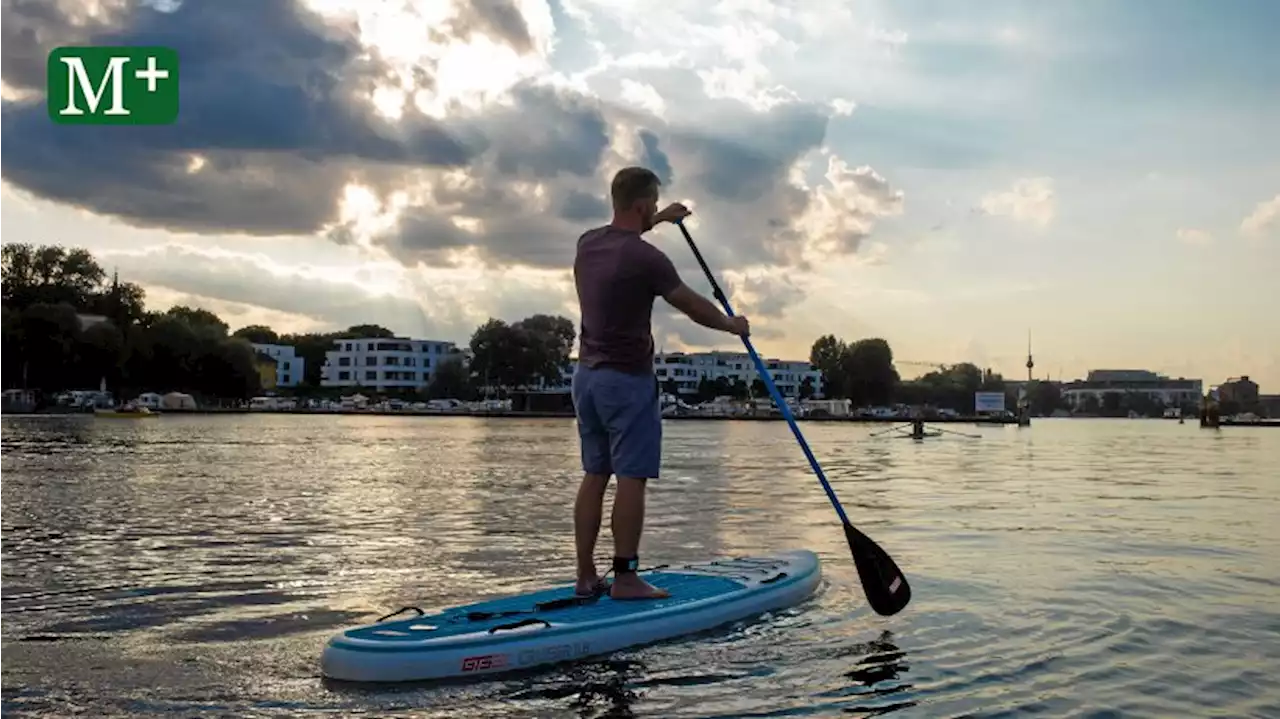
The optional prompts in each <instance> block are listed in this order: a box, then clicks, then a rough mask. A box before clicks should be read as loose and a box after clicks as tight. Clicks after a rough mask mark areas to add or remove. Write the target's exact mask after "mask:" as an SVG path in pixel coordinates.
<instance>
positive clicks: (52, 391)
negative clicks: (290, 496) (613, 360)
mask: <svg viewBox="0 0 1280 719" xmlns="http://www.w3.org/2000/svg"><path fill="white" fill-rule="evenodd" d="M2 300H3V302H2V305H0V308H2V311H3V323H2V324H3V342H4V346H5V352H4V353H3V363H4V365H3V382H4V389H6V390H12V389H18V388H21V389H22V390H24V391H30V392H31V393H32V394H33V395H34V396H35V397H36V400H37V409H41V408H44V407H49V406H52V405H54V404H55V402H54V401H53V398H54V397H55V396H57V395H58V394H59V393H63V392H66V391H68V390H77V389H79V390H85V389H91V388H98V387H100V386H102V385H105V386H106V387H107V388H108V390H109V391H110V392H111V393H112V395H113V396H114V397H116V398H118V399H120V400H124V399H129V398H133V397H137V396H138V395H140V394H142V393H144V392H158V393H169V392H180V393H185V394H189V395H191V396H192V397H193V398H195V400H196V403H197V405H198V406H199V407H200V408H203V409H205V410H219V409H240V408H245V407H246V406H247V403H248V402H249V400H250V399H251V398H253V397H255V396H258V395H260V394H261V393H262V391H263V384H262V378H261V373H260V371H259V368H258V359H257V356H256V352H255V350H254V348H253V343H266V344H284V345H291V346H293V347H294V350H295V352H296V353H297V355H298V356H299V357H301V358H302V359H303V360H304V367H305V374H304V376H303V377H302V381H301V382H300V384H299V385H298V386H297V387H291V388H275V390H274V392H276V393H278V394H281V395H287V396H293V397H296V398H298V399H301V400H310V399H328V400H335V399H337V398H338V397H340V396H341V395H343V394H351V393H352V391H353V389H354V390H355V391H363V390H360V388H351V387H344V388H334V387H323V386H321V381H320V380H321V374H320V373H321V367H322V366H323V365H324V362H325V353H326V352H327V351H329V350H332V349H333V347H334V342H335V341H336V340H339V339H346V338H379V337H394V336H395V334H394V333H393V332H391V331H390V330H388V329H387V328H385V327H381V326H379V325H376V324H364V325H356V326H352V327H349V328H347V329H345V330H338V331H332V332H316V333H277V332H275V331H274V330H272V329H271V328H269V327H264V326H261V325H251V326H246V327H240V328H238V329H236V330H234V331H232V330H231V329H230V326H229V325H228V323H227V322H225V321H224V320H223V319H221V318H220V317H218V316H217V315H216V314H214V313H212V312H209V311H208V310H205V309H200V308H193V307H188V306H174V307H170V308H167V309H165V310H162V311H161V310H152V309H148V308H147V307H146V303H145V300H146V294H145V292H144V291H143V289H142V287H141V286H140V285H138V284H135V283H132V282H129V281H121V280H120V279H119V278H118V277H117V276H115V275H114V274H112V275H110V276H109V275H108V273H107V272H106V271H105V270H104V268H103V267H102V266H101V265H100V264H99V263H98V261H97V259H96V258H94V256H93V255H92V254H91V253H89V252H88V251H87V250H84V249H81V248H68V247H63V246H59V245H42V246H33V245H30V244H11V245H5V246H4V247H3V297H2ZM86 318H90V319H91V321H86ZM575 341H576V331H575V325H574V323H573V321H572V320H570V319H568V318H566V317H561V316H551V315H533V316H531V317H526V318H524V319H521V320H519V321H515V322H507V321H504V320H502V319H497V318H491V319H489V320H488V321H486V322H485V323H483V324H481V325H480V326H479V327H477V328H476V329H475V331H474V332H473V333H472V335H471V337H470V339H469V341H468V342H467V343H466V344H465V345H464V346H462V347H458V348H457V350H456V351H455V353H454V354H452V355H449V356H447V357H445V358H444V360H443V361H442V362H441V363H440V364H439V365H438V366H437V367H436V368H435V370H434V372H432V375H431V380H430V382H429V383H428V384H427V385H426V386H425V387H424V388H423V389H422V390H415V391H409V392H400V393H397V392H383V393H379V395H380V396H379V397H378V399H398V400H402V401H408V402H416V401H428V400H432V399H444V398H451V399H456V400H461V401H474V400H477V399H480V398H482V397H491V396H497V397H507V396H511V395H518V394H520V393H521V392H522V391H524V390H529V389H532V388H542V387H546V386H548V385H555V384H561V383H563V378H564V372H565V371H566V369H567V368H568V367H569V366H570V365H569V363H570V357H571V353H572V351H573V348H574V346H575ZM808 359H809V361H810V363H811V364H812V365H813V367H814V368H816V370H818V371H819V372H820V373H821V377H822V386H823V392H822V396H823V397H825V398H839V399H848V400H849V401H850V403H851V406H853V407H871V406H877V407H889V406H894V405H903V406H912V407H926V408H930V409H939V410H950V411H953V412H958V413H960V414H961V415H971V414H972V410H973V397H974V393H975V392H978V391H989V392H996V391H1003V390H1004V389H1005V382H1004V378H1003V377H1001V375H1000V374H998V373H995V372H992V371H991V370H989V369H982V368H979V367H978V366H976V365H974V364H972V363H959V364H955V365H950V366H940V367H938V368H937V369H936V370H934V371H931V372H928V373H926V374H925V375H923V376H921V377H919V378H916V379H912V380H903V379H902V378H901V377H900V375H899V373H898V371H897V369H896V368H895V366H894V359H893V352H892V349H891V348H890V346H889V343H888V342H887V341H886V340H884V339H882V338H864V339H858V340H855V341H849V342H846V341H844V340H842V339H840V338H838V337H836V336H835V335H833V334H827V335H824V336H822V337H820V338H818V339H817V340H816V341H815V342H814V343H813V346H812V348H811V352H810V356H809V358H808ZM752 384H753V385H759V380H758V379H757V380H756V381H755V382H753V383H752ZM366 394H367V392H366ZM717 396H725V397H730V398H733V399H736V400H744V399H747V398H755V399H760V398H762V397H765V398H767V393H766V392H765V391H764V388H763V386H748V385H746V383H743V382H728V381H725V380H724V379H723V378H719V379H716V380H710V381H702V382H700V383H699V385H698V387H697V390H696V392H695V393H693V395H691V396H688V397H687V399H689V400H690V401H691V402H705V401H708V400H710V399H712V398H714V397H717ZM804 397H805V389H804V388H803V387H802V388H801V398H804ZM1028 399H1029V401H1030V403H1031V411H1032V413H1033V414H1037V415H1048V414H1050V413H1052V412H1053V411H1054V410H1056V409H1059V408H1061V407H1062V401H1061V397H1060V396H1059V395H1058V390H1057V388H1056V387H1055V386H1054V385H1052V384H1051V383H1040V384H1038V385H1037V386H1034V387H1033V388H1032V390H1031V391H1030V393H1029V396H1028ZM518 408H519V407H518ZM524 408H526V409H541V408H531V407H524ZM775 411H776V410H775ZM558 413H560V412H559V408H555V409H552V410H550V414H558ZM857 419H864V420H867V421H876V418H859V417H851V418H848V419H847V420H845V421H853V420H857ZM899 419H900V418H899ZM935 419H938V421H941V419H940V418H935ZM966 421H973V420H972V418H970V419H968V420H966Z"/></svg>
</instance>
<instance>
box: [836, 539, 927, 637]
mask: <svg viewBox="0 0 1280 719" xmlns="http://www.w3.org/2000/svg"><path fill="white" fill-rule="evenodd" d="M844 536H845V538H846V539H848V540H849V551H851V552H853V563H854V565H856V566H857V567H858V577H859V578H861V579H862V591H863V592H865V593H866V595H867V602H868V603H869V604H870V605H871V608H872V609H873V610H875V612H876V614H883V615H885V616H889V615H891V614H897V613H898V612H900V611H902V609H903V608H904V607H906V606H907V604H908V603H909V602H910V601H911V585H909V584H907V578H906V577H905V576H903V575H902V570H900V569H898V565H897V564H894V563H893V559H892V558H891V557H890V556H889V555H888V554H887V553H886V552H885V551H884V550H883V549H881V548H880V545H878V544H876V543H875V542H873V541H871V537H868V536H867V535H865V534H863V533H862V532H859V531H858V530H857V529H856V528H855V527H854V526H853V525H852V524H846V525H844Z"/></svg>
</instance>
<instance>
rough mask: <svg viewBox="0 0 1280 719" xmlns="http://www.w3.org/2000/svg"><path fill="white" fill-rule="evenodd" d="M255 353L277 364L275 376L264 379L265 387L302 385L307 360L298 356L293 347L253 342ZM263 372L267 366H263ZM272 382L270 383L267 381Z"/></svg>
mask: <svg viewBox="0 0 1280 719" xmlns="http://www.w3.org/2000/svg"><path fill="white" fill-rule="evenodd" d="M250 344H252V345H253V349H254V351H255V352H258V353H260V354H263V355H266V356H267V357H269V358H271V359H272V360H273V361H274V362H275V367H274V372H275V376H274V377H272V378H267V377H263V383H262V386H263V387H267V386H268V385H270V386H272V387H297V386H298V385H299V384H301V383H302V379H303V370H304V369H305V367H306V360H304V359H303V358H302V357H299V356H298V352H297V350H296V349H294V347H293V345H274V344H266V343H263V342H252V343H250ZM263 371H268V370H266V369H265V364H264V365H263ZM268 379H270V380H271V381H270V382H268V381H267V380H268Z"/></svg>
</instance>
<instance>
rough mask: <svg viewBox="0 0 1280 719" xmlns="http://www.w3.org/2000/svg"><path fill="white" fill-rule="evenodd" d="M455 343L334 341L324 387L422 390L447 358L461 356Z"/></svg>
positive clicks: (384, 339) (371, 339)
mask: <svg viewBox="0 0 1280 719" xmlns="http://www.w3.org/2000/svg"><path fill="white" fill-rule="evenodd" d="M457 351H458V350H457V347H456V345H454V343H452V342H446V341H443V340H415V339H409V338H406V337H355V338H343V339H336V340H334V341H333V349H331V350H329V351H327V352H325V353H324V354H325V360H324V365H323V366H322V367H321V368H320V386H322V387H369V388H371V389H374V390H377V391H386V390H420V389H423V388H425V387H426V386H427V384H428V383H429V382H430V381H431V374H432V372H434V371H435V368H436V367H439V366H440V362H441V361H442V360H444V358H445V357H448V356H449V355H451V354H453V353H455V352H457Z"/></svg>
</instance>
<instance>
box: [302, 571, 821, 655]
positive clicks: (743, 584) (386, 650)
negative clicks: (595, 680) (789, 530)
mask: <svg viewBox="0 0 1280 719" xmlns="http://www.w3.org/2000/svg"><path fill="white" fill-rule="evenodd" d="M797 570H798V573H797ZM637 574H639V575H641V576H643V577H644V578H645V580H646V581H648V582H649V583H650V584H652V585H654V586H656V587H659V588H662V589H665V590H667V591H668V592H669V593H670V594H671V596H670V597H666V598H663V599H645V600H613V599H611V598H610V597H609V596H608V594H607V590H606V593H604V594H602V595H597V596H596V597H586V598H580V597H576V596H575V595H574V593H573V589H574V587H573V584H572V583H569V584H567V585H561V586H556V587H551V588H547V589H543V590H538V591H533V592H525V593H520V594H514V595H509V596H504V597H499V598H495V599H490V600H487V601H481V602H477V603H474V604H468V605H462V606H455V607H450V608H448V609H445V610H443V611H440V612H438V613H434V614H428V613H426V612H423V611H422V610H421V609H418V608H416V607H405V608H404V609H401V610H398V611H396V612H393V613H392V614H389V615H387V616H385V617H382V618H381V619H380V620H379V621H376V622H374V623H373V624H369V625H365V626H361V627H355V628H352V629H347V630H345V631H343V632H341V633H339V634H337V635H336V636H334V637H332V638H331V639H330V640H329V642H328V645H327V647H326V655H329V654H334V655H336V654H339V653H341V654H343V655H347V656H344V657H343V658H341V659H338V658H337V657H334V658H333V660H332V662H331V663H333V664H335V665H337V664H344V665H345V664H349V663H351V662H353V661H358V660H357V659H355V658H354V657H357V656H359V655H364V656H366V657H367V659H368V661H370V662H371V663H373V664H381V663H386V662H395V661H396V659H395V656H396V655H401V656H403V660H404V661H406V662H411V663H412V662H414V661H415V660H416V659H422V658H426V657H428V656H430V655H433V654H442V653H449V654H452V653H455V652H457V651H473V652H474V653H477V654H480V655H485V654H486V653H487V652H501V651H503V647H504V645H509V644H511V643H519V642H521V640H525V641H526V642H527V641H528V640H529V639H530V638H531V637H534V636H536V637H538V640H539V641H554V642H568V641H574V640H575V639H581V640H583V641H586V642H590V641H591V639H592V638H593V636H594V635H595V634H596V633H597V632H601V631H611V632H612V631H617V630H619V629H620V628H623V627H626V626H627V625H635V624H637V623H641V624H647V623H649V622H657V621H662V620H663V619H664V618H675V619H676V620H678V618H679V617H681V616H684V615H689V614H692V613H693V612H697V611H710V612H712V613H715V611H716V610H715V608H716V607H717V606H718V605H719V604H721V603H723V604H725V605H729V604H732V603H735V602H741V601H747V600H750V599H751V598H753V597H755V596H757V595H765V594H773V593H775V592H776V593H778V594H779V595H780V596H781V595H783V594H787V593H788V592H786V591H785V589H784V587H785V586H786V585H794V584H796V583H797V582H804V581H805V580H811V582H809V584H812V585H814V586H816V583H817V579H818V576H815V575H820V567H819V562H818V560H817V557H816V555H814V554H813V553H812V552H808V551H803V550H802V551H799V552H784V553H780V554H778V555H776V556H757V557H734V558H731V559H720V560H711V561H705V562H695V563H690V564H685V565H681V566H679V567H667V566H665V565H664V566H659V567H653V568H650V569H642V570H640V571H639V572H637ZM812 588H813V587H812V586H809V587H807V588H806V589H805V591H804V594H805V595H807V594H808V593H809V592H810V591H811V590H812ZM706 600H712V601H706ZM796 601H798V599H797V600H796ZM786 603H787V604H790V603H793V602H786ZM410 609H412V610H414V611H415V612H418V613H419V615H418V616H412V617H408V618H405V619H399V620H395V621H385V620H386V619H388V618H389V617H393V616H396V615H398V614H401V613H403V612H404V611H406V610H410ZM727 609H728V606H726V610H727ZM682 610H687V611H682ZM737 618H741V617H740V616H739V615H738V614H733V615H731V616H726V617H725V619H726V620H728V621H732V620H733V619H737ZM713 626H716V623H707V626H706V627H699V628H698V629H694V630H692V631H698V630H700V629H701V628H711V627H713ZM632 630H633V632H634V633H635V634H638V635H644V634H646V633H647V632H645V631H642V627H641V626H634V627H632ZM629 633H631V632H629ZM685 633H689V632H687V631H680V632H677V633H676V634H685ZM643 641H645V640H644V639H643V638H642V639H641V642H637V643H643ZM373 655H380V656H376V657H375V656H373ZM329 659H330V657H328V656H326V660H329ZM323 663H330V662H329V661H326V662H323ZM485 668H487V667H485ZM374 671H375V670H373V669H372V667H371V668H370V669H369V672H374ZM405 671H408V670H407V669H406V670H405ZM457 671H458V672H459V673H466V672H469V671H470V670H468V669H467V668H466V667H460V668H459V669H458V670H457ZM338 672H339V673H351V672H350V671H348V670H347V669H342V668H339V669H338ZM328 673H329V672H327V671H326V674H328ZM357 673H365V672H361V671H358V670H357ZM392 673H399V672H392ZM450 673H452V672H450ZM438 675H439V674H433V676H438ZM337 678H344V677H337Z"/></svg>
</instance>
